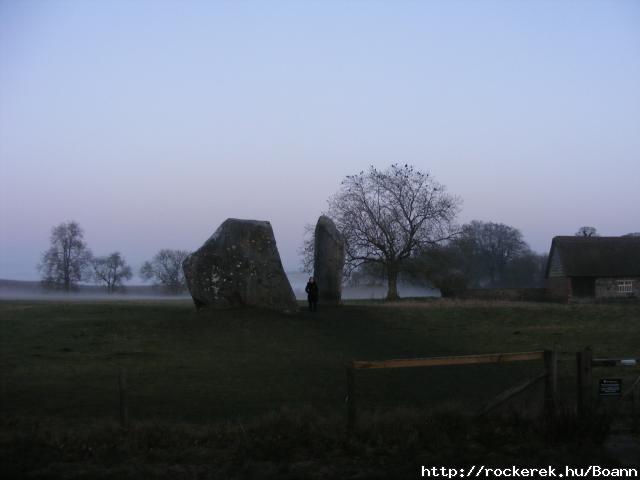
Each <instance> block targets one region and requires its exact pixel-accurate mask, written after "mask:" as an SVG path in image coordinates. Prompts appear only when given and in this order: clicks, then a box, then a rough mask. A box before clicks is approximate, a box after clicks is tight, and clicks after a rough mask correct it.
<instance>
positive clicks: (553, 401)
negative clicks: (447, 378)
mask: <svg viewBox="0 0 640 480" xmlns="http://www.w3.org/2000/svg"><path fill="white" fill-rule="evenodd" d="M532 360H542V361H544V365H545V373H544V374H542V375H539V376H537V377H536V378H535V379H533V380H529V381H527V382H525V384H523V385H520V386H518V387H515V388H513V389H510V390H508V391H507V392H504V394H503V395H501V396H500V398H497V399H496V401H495V402H493V404H492V406H491V409H493V408H495V407H496V406H498V405H499V404H501V403H503V402H504V401H506V400H507V399H509V398H511V397H513V396H514V395H515V394H516V393H519V392H521V391H523V390H525V389H526V388H527V387H528V386H530V385H532V384H533V383H534V382H535V381H536V380H540V379H541V378H543V377H544V378H546V381H545V386H546V391H545V403H546V408H547V409H549V410H552V411H553V412H555V407H556V405H557V383H558V366H557V364H558V352H557V350H555V349H554V350H540V351H534V352H515V353H489V354H480V355H460V356H452V357H429V358H402V359H392V360H373V361H363V360H354V361H351V362H349V363H347V365H346V373H347V426H348V428H349V429H350V430H351V429H353V428H354V427H355V424H356V381H355V373H356V370H375V369H388V368H415V367H443V366H452V365H480V364H500V363H510V362H524V361H532ZM514 392H515V393H514Z"/></svg>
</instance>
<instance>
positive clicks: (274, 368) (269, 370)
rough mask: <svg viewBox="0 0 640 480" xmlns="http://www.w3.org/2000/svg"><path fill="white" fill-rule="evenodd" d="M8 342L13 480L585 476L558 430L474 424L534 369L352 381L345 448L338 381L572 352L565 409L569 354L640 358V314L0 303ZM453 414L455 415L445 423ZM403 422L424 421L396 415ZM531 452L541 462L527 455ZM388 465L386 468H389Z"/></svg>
mask: <svg viewBox="0 0 640 480" xmlns="http://www.w3.org/2000/svg"><path fill="white" fill-rule="evenodd" d="M0 342H1V344H0V345H1V357H0V362H1V363H0V371H1V375H2V387H1V388H2V392H1V393H2V399H1V402H2V403H1V408H2V415H3V420H2V423H3V424H2V426H3V430H4V433H3V447H2V448H3V456H4V457H5V459H6V458H9V460H10V461H9V462H7V464H9V465H14V466H15V468H17V469H18V470H19V469H20V468H22V467H23V466H24V465H28V464H33V468H32V469H31V470H30V471H33V472H36V471H39V472H41V473H42V475H45V476H46V475H50V476H51V478H58V477H64V476H65V475H67V474H68V473H69V472H66V473H65V471H64V470H65V468H69V469H71V470H73V471H75V472H76V474H78V472H79V471H80V470H82V468H86V469H87V471H92V470H91V469H94V468H95V469H97V470H96V471H95V472H93V471H92V472H93V473H92V474H96V475H97V474H98V473H99V472H103V474H104V475H106V476H110V475H111V476H112V478H116V477H119V476H124V477H126V476H127V475H129V476H130V477H131V478H133V476H134V472H136V471H137V469H138V470H139V469H141V468H142V469H144V468H149V469H151V470H153V471H150V472H147V474H148V475H141V476H140V478H143V477H145V476H154V475H156V474H155V473H153V472H154V471H155V470H154V469H157V472H156V473H157V475H156V476H162V475H164V473H162V472H164V471H165V469H166V468H169V466H171V465H173V467H172V468H182V467H180V465H182V466H183V467H184V469H186V470H184V472H183V473H184V475H183V473H181V474H180V475H183V477H184V478H199V477H200V476H203V478H207V477H206V475H205V474H204V473H203V472H214V471H215V472H218V473H219V475H220V476H218V477H215V476H214V477H211V478H225V477H230V478H232V477H234V475H235V476H236V477H237V478H240V477H241V476H242V472H245V473H247V472H249V473H247V475H249V476H256V475H259V473H260V471H262V470H261V469H262V468H263V467H264V469H266V470H264V471H265V472H266V473H265V475H267V477H265V478H272V477H273V478H275V477H277V476H279V475H280V473H282V472H280V470H282V471H283V472H284V473H283V475H284V474H286V475H289V476H290V478H295V475H296V468H298V469H302V470H305V469H306V470H305V471H306V472H307V473H305V475H304V476H305V477H310V478H314V477H313V476H312V475H311V473H313V475H316V477H317V478H331V472H333V473H335V472H336V471H338V470H331V468H339V469H340V471H343V472H346V474H349V472H351V474H353V475H352V476H353V478H358V477H357V475H358V474H359V473H358V472H364V471H365V470H366V469H364V470H363V468H365V466H367V465H369V464H371V465H373V467H372V468H370V469H369V470H366V471H367V472H368V473H367V475H375V474H376V473H375V472H376V471H377V470H379V469H380V468H382V469H383V470H384V472H386V473H387V474H388V473H389V472H392V471H397V469H398V468H400V467H401V466H402V465H405V468H409V467H410V468H414V466H415V465H417V464H418V463H419V462H420V461H422V460H421V459H425V460H424V462H423V463H425V462H431V464H433V463H434V462H443V463H445V464H451V463H452V462H453V461H454V457H455V458H457V463H460V462H462V463H465V462H471V461H475V460H476V459H480V458H485V457H486V458H489V459H491V458H492V457H491V451H495V452H497V453H496V455H497V457H495V459H494V460H495V461H496V462H497V461H505V462H506V461H508V460H513V461H514V462H515V463H518V462H517V460H518V459H520V460H521V461H524V460H531V461H545V460H546V459H554V458H555V459H560V457H565V458H566V459H567V461H569V460H573V461H576V462H577V461H580V459H581V458H583V457H581V455H582V454H580V453H579V452H580V451H584V452H588V453H587V454H586V456H584V458H587V459H588V458H596V457H597V456H598V455H599V454H598V452H599V450H598V448H599V447H597V441H598V438H597V435H586V436H585V435H584V434H582V435H577V436H576V435H575V432H576V431H577V430H576V429H574V428H569V427H567V428H566V429H565V430H566V435H564V436H563V437H562V438H564V440H563V441H562V442H561V443H560V444H558V443H557V442H556V443H555V444H553V445H554V446H553V448H551V447H550V448H551V449H550V450H549V449H547V448H546V447H545V445H551V443H549V435H548V429H544V428H541V427H540V426H536V425H532V424H529V423H527V422H526V421H524V420H522V421H513V419H512V420H511V421H508V422H504V421H502V420H497V419H487V420H483V421H482V422H485V423H482V422H480V421H471V420H469V419H468V416H469V414H472V413H473V412H475V411H477V409H478V408H480V407H481V405H482V404H483V403H484V402H485V401H487V400H488V399H490V398H492V397H493V396H494V395H496V394H497V393H499V392H500V391H502V390H504V389H505V388H508V387H509V386H511V385H513V384H514V383H516V382H519V381H522V379H523V378H525V377H528V376H530V375H532V374H535V373H538V372H540V371H541V365H538V364H536V362H528V363H521V364H513V365H501V366H475V367H471V366H468V367H442V368H432V369H406V370H395V371H371V372H358V375H357V386H358V408H359V411H360V412H362V415H361V420H362V423H361V430H360V432H359V434H357V435H356V436H355V437H347V436H346V433H345V432H344V409H345V405H344V396H345V373H344V364H345V362H346V361H348V360H351V359H361V360H367V359H385V358H402V357H420V356H438V355H463V354H473V353H493V352H509V351H527V350H538V349H543V348H550V347H552V346H553V345H554V344H557V345H559V346H560V349H561V351H563V352H565V354H564V355H562V356H561V389H562V391H563V394H564V397H565V398H564V400H565V404H566V405H570V404H571V400H572V395H573V385H574V379H573V372H574V369H575V364H574V352H575V351H576V350H578V349H580V348H583V347H584V346H586V345H593V347H594V349H595V351H596V354H597V355H598V356H607V355H615V356H618V355H626V354H634V355H638V354H639V353H640V352H638V350H639V348H640V307H639V306H637V305H573V306H568V305H552V304H524V303H520V304H517V303H513V304H509V303H502V304H501V303H483V302H461V303H456V302H446V301H427V302H411V301H408V302H401V303H399V304H390V305H389V304H381V303H353V304H347V305H345V306H343V307H341V308H326V309H321V310H320V311H319V312H315V313H309V312H305V311H301V312H300V313H299V314H296V315H291V316H285V315H280V314H277V313H273V312H265V311H225V312H200V313H196V312H195V311H194V309H193V308H192V305H191V304H190V303H187V302H163V303H143V302H128V303H127V302H122V303H116V302H105V303H88V302H86V303H80V302H79V303H68V304H63V303H46V302H41V303H33V302H32V303H29V302H2V303H0ZM120 368H125V369H126V371H127V382H128V387H129V388H128V403H129V410H130V414H131V418H132V430H131V432H129V433H128V434H123V433H122V432H120V431H119V430H117V428H116V427H115V423H114V422H115V419H117V414H118V391H117V375H118V371H119V369H120ZM606 373H610V372H605V374H606ZM618 373H621V372H616V376H623V375H624V374H623V375H618ZM636 374H637V373H636ZM283 409H284V410H283ZM442 409H445V410H448V411H450V412H451V411H453V412H456V413H450V414H448V415H444V416H442V415H440V414H435V413H434V412H437V411H441V410H442ZM404 411H411V412H413V413H411V414H410V415H409V414H401V413H398V412H404ZM274 412H279V413H274ZM283 412H284V413H283ZM416 412H417V413H416ZM434 415H435V416H434ZM394 416H395V417H394ZM376 419H377V420H376ZM447 422H449V423H451V425H449V426H447V425H448V423H447ZM487 422H488V423H487ZM496 422H497V423H496ZM376 425H377V427H376ZM567 425H571V421H569V422H567ZM362 429H364V430H362ZM376 429H378V430H376ZM491 432H494V433H495V435H494V434H491ZM583 433H584V432H583ZM491 435H494V437H491ZM203 438H204V440H202V439H203ZM474 438H475V439H476V440H473V439H474ZM481 438H493V440H491V441H482V440H481ZM60 439H62V440H60ZM154 439H157V440H154ZM215 439H221V440H220V441H219V443H216V441H217V440H215ZM214 440H215V441H214ZM156 441H157V442H161V443H162V442H165V443H164V444H162V445H160V446H158V445H156V443H154V442H156ZM202 442H204V444H203V443H202ZM192 443H193V444H192ZM83 445H87V447H86V449H89V448H90V450H86V449H85V447H84V446H83ZM163 445H164V446H163ZM203 445H204V446H203ZM474 445H475V446H474ZM500 446H501V447H500ZM534 446H535V448H534ZM83 449H85V450H83ZM474 449H475V450H474ZM531 449H533V450H534V451H535V452H536V453H535V454H534V455H532V453H531V452H529V453H526V452H527V451H528V450H531ZM547 450H548V452H547ZM385 451H386V452H387V454H384V453H383V452H385ZM83 452H84V453H83ZM251 452H254V453H251ZM407 452H410V453H407ZM545 452H547V453H545ZM279 455H280V456H279ZM406 455H409V457H411V458H409V457H407V456H406ZM554 455H555V456H554ZM37 458H41V461H40V462H38V461H36V459H37ZM378 458H379V459H380V460H379V461H380V462H383V463H384V462H387V464H389V465H391V464H393V467H389V468H386V469H385V468H383V467H380V466H379V465H378V463H376V462H378V460H376V459H378ZM21 459H28V461H27V463H26V464H25V463H24V462H23V460H21ZM181 459H182V460H181ZM332 459H335V461H334V460H332ZM21 462H22V463H21ZM255 462H257V463H255ZM265 462H266V463H265ZM417 462H418V463H417ZM3 463H4V462H3ZM485 463H487V462H485ZM334 464H336V465H338V467H334ZM425 464H426V463H425ZM21 465H22V466H21ZM65 465H66V466H65ZM198 465H200V466H201V467H198ZM212 465H215V468H214V467H213V466H212ZM261 465H263V467H261ZM296 465H298V466H297V467H296ZM301 465H302V466H301ZM304 465H306V467H305V466H304ZM377 465H378V466H377ZM79 466H83V467H82V468H81V469H80V470H78V469H77V468H79ZM288 466H291V468H293V470H291V469H290V468H289V467H288ZM36 467H37V468H36ZM25 468H26V467H25ZM367 468H368V467H367ZM56 469H61V470H59V471H58V470H56ZM74 469H75V470H74ZM114 469H115V470H114ZM118 469H124V470H123V471H119V470H118ZM127 469H129V470H130V471H129V470H127ZM189 469H192V470H193V471H192V472H191V473H189V471H191V470H189ZM273 469H276V470H275V471H273ZM283 469H284V470H283ZM327 469H328V470H327ZM54 470H55V471H54ZM71 470H70V471H71ZM125 470H126V471H125ZM47 472H48V473H47ZM105 472H106V473H105ZM127 472H129V473H127ZM185 472H186V473H185ZM198 472H200V473H198ZM278 472H280V473H278ZM310 472H311V473H310ZM322 472H325V473H326V475H325V473H322ZM403 472H405V470H403ZM231 473H233V475H232V474H231ZM414 473H415V472H414ZM76 474H74V475H76ZM87 475H88V476H87V478H91V475H90V474H87ZM180 475H178V474H176V475H175V476H180ZM323 475H325V476H324V477H323ZM71 476H73V475H71ZM269 476H270V477H269ZM414 476H415V475H413V474H412V475H411V477H409V478H413V477H414ZM340 477H343V476H342V475H341V476H340ZM167 478H169V477H167ZM283 478H287V477H286V476H285V477H283ZM334 478H335V477H334ZM361 478H362V477H361ZM380 478H385V477H384V476H381V477H380Z"/></svg>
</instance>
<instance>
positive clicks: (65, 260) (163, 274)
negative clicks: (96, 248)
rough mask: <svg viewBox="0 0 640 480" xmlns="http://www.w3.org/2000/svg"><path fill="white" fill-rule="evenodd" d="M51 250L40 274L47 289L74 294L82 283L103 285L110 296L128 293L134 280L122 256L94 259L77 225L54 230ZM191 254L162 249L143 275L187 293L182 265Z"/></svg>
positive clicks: (171, 289)
mask: <svg viewBox="0 0 640 480" xmlns="http://www.w3.org/2000/svg"><path fill="white" fill-rule="evenodd" d="M49 243H50V246H49V248H48V249H47V250H46V251H45V252H44V253H43V254H42V256H41V260H40V263H39V264H38V271H39V272H40V275H41V281H42V284H43V286H45V287H46V288H48V289H54V290H62V291H65V292H70V291H72V290H75V289H76V288H77V286H78V284H79V283H81V282H88V283H95V284H98V285H103V286H104V288H105V290H106V291H107V292H108V293H115V292H118V291H123V290H124V288H125V287H124V283H125V281H127V280H130V279H131V278H132V277H133V272H132V270H131V267H130V266H129V265H128V264H127V262H126V260H125V258H124V257H123V256H122V254H121V253H120V252H117V251H116V252H113V253H110V254H108V255H105V256H94V255H93V253H92V252H91V250H90V249H89V247H88V246H87V243H86V242H85V240H84V231H83V230H82V228H81V227H80V225H78V223H76V222H73V221H71V222H65V223H61V224H59V225H57V226H55V227H53V228H52V230H51V236H50V239H49ZM188 254H189V252H187V251H185V250H170V249H162V250H160V252H158V253H157V254H156V255H155V256H154V257H153V258H152V259H151V260H150V261H147V262H144V264H143V265H142V268H141V269H140V272H139V275H140V277H141V278H143V279H144V280H150V281H153V282H154V285H156V286H158V287H160V288H162V289H164V290H166V291H167V292H169V293H180V292H183V291H184V290H186V284H185V279H184V274H183V272H182V261H183V260H184V259H185V258H186V256H187V255H188Z"/></svg>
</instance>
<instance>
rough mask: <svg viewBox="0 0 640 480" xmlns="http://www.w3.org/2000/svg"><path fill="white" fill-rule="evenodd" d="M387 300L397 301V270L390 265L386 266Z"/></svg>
mask: <svg viewBox="0 0 640 480" xmlns="http://www.w3.org/2000/svg"><path fill="white" fill-rule="evenodd" d="M387 282H388V284H387V300H389V301H394V300H398V299H399V298H400V297H399V296H398V269H397V268H396V267H395V265H394V266H392V265H387Z"/></svg>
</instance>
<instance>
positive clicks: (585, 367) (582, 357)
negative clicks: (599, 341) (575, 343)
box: [576, 347, 593, 418]
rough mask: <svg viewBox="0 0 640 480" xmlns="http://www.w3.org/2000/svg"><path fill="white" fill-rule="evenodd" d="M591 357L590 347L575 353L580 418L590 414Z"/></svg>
mask: <svg viewBox="0 0 640 480" xmlns="http://www.w3.org/2000/svg"><path fill="white" fill-rule="evenodd" d="M592 359H593V351H592V350H591V347H587V348H585V349H584V350H582V351H580V352H577V353H576V366H577V372H576V373H577V379H578V385H577V392H576V394H577V404H576V406H577V410H578V416H579V417H581V418H585V417H588V416H589V415H590V414H591V394H592V392H591V361H592Z"/></svg>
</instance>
